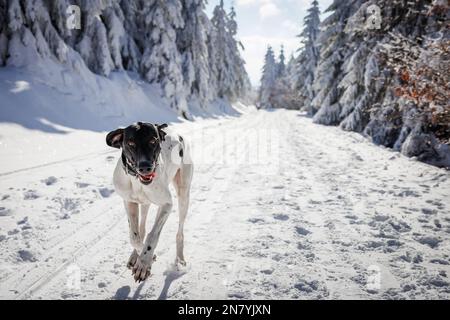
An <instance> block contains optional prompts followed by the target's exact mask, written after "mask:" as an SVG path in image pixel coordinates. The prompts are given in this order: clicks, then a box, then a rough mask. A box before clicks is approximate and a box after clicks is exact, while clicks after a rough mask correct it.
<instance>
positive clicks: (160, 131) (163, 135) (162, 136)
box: [156, 123, 169, 141]
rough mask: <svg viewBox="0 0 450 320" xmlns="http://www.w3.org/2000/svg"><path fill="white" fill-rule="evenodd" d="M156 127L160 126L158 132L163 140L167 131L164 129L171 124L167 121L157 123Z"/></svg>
mask: <svg viewBox="0 0 450 320" xmlns="http://www.w3.org/2000/svg"><path fill="white" fill-rule="evenodd" d="M156 127H157V128H158V133H159V136H160V137H161V140H162V141H164V140H165V138H166V135H167V133H166V132H165V131H163V129H165V128H167V127H169V125H168V124H167V123H164V124H157V125H156Z"/></svg>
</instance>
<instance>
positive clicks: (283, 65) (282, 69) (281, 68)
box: [278, 46, 286, 77]
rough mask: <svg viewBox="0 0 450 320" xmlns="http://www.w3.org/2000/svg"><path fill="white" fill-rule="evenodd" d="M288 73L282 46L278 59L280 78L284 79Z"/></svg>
mask: <svg viewBox="0 0 450 320" xmlns="http://www.w3.org/2000/svg"><path fill="white" fill-rule="evenodd" d="M285 72H286V57H285V56H284V46H281V50H280V55H279V57H278V77H284V76H285Z"/></svg>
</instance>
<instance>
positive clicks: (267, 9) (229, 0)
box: [207, 0, 332, 86]
mask: <svg viewBox="0 0 450 320" xmlns="http://www.w3.org/2000/svg"><path fill="white" fill-rule="evenodd" d="M219 2H220V0H208V5H207V12H208V14H209V15H211V13H212V11H213V9H214V7H215V6H216V5H217V4H218V3H219ZM224 2H225V7H226V8H227V10H229V8H230V7H231V6H232V5H234V6H235V8H236V12H237V20H238V25H239V34H238V37H239V39H240V40H241V41H242V43H243V44H244V46H245V48H246V50H245V51H244V52H243V57H244V59H245V61H246V68H247V72H248V73H249V75H250V79H251V81H252V84H253V85H254V86H258V85H259V80H260V78H261V68H262V66H263V62H264V61H263V60H264V54H265V52H266V49H267V46H268V45H271V46H272V47H273V48H274V50H275V52H276V54H278V52H279V49H280V47H281V45H284V46H285V50H286V57H289V56H290V54H291V53H292V52H294V51H295V50H297V49H298V48H299V46H300V41H299V39H298V38H297V37H296V36H297V35H298V34H299V33H300V32H301V29H302V28H303V18H304V17H305V15H306V13H307V9H308V8H309V6H310V4H311V2H312V0H225V1H224ZM331 2H332V0H319V3H320V9H321V11H322V12H323V11H324V10H325V9H326V8H327V7H328V6H329V5H330V4H331Z"/></svg>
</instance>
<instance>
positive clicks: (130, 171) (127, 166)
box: [122, 153, 139, 177]
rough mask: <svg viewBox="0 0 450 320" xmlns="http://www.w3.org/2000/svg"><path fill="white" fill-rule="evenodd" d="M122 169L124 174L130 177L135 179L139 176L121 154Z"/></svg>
mask: <svg viewBox="0 0 450 320" xmlns="http://www.w3.org/2000/svg"><path fill="white" fill-rule="evenodd" d="M122 167H123V170H125V173H126V174H128V175H130V176H133V177H137V176H138V175H139V174H138V173H137V171H136V169H135V168H134V167H133V166H132V165H131V164H130V163H129V162H128V159H127V157H126V156H125V154H123V153H122Z"/></svg>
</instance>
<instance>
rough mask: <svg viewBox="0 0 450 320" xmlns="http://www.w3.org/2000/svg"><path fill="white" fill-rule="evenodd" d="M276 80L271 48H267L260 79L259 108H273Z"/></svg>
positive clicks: (275, 66) (274, 62)
mask: <svg viewBox="0 0 450 320" xmlns="http://www.w3.org/2000/svg"><path fill="white" fill-rule="evenodd" d="M277 78H278V65H277V63H276V61H275V54H274V52H273V49H272V47H271V46H269V47H268V48H267V52H266V55H265V57H264V66H263V70H262V77H261V87H260V89H259V97H258V101H259V108H261V109H267V108H273V107H274V105H273V101H272V100H273V95H274V89H275V84H276V81H277Z"/></svg>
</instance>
